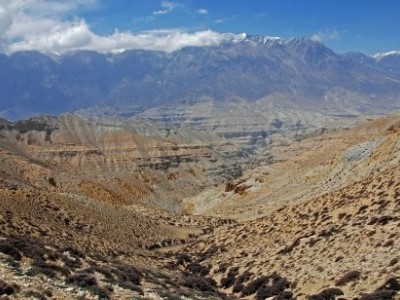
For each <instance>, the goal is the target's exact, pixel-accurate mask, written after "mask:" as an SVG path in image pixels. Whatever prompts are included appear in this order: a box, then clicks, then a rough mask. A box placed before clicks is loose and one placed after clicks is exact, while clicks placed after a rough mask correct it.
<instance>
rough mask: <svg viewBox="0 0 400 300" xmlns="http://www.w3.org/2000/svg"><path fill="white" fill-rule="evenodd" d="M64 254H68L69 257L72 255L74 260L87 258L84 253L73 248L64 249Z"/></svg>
mask: <svg viewBox="0 0 400 300" xmlns="http://www.w3.org/2000/svg"><path fill="white" fill-rule="evenodd" d="M62 252H68V253H69V255H71V256H72V257H74V258H85V254H83V252H81V251H79V250H78V249H75V248H73V247H71V246H69V247H66V248H64V249H63V250H62Z"/></svg>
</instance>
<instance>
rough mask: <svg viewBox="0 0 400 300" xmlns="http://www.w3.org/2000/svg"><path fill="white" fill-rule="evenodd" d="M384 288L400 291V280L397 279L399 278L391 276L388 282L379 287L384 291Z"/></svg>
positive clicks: (379, 289) (378, 289)
mask: <svg viewBox="0 0 400 300" xmlns="http://www.w3.org/2000/svg"><path fill="white" fill-rule="evenodd" d="M382 290H393V291H398V292H399V291H400V282H399V280H397V278H394V277H391V278H389V279H388V280H386V282H385V283H384V284H383V285H382V286H381V287H379V288H377V291H382Z"/></svg>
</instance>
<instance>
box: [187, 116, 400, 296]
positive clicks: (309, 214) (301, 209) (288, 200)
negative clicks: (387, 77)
mask: <svg viewBox="0 0 400 300" xmlns="http://www.w3.org/2000/svg"><path fill="white" fill-rule="evenodd" d="M399 145H400V119H399V117H394V118H393V117H392V118H387V119H379V120H376V121H372V122H370V123H368V124H366V125H362V126H359V127H356V128H354V129H352V130H349V131H339V132H333V133H325V134H323V135H321V136H318V137H315V138H310V139H306V140H304V141H301V142H298V143H296V144H295V145H290V146H281V147H279V148H278V149H276V152H274V154H272V157H270V158H269V160H270V162H269V165H268V166H262V167H259V168H258V170H256V171H250V172H249V173H248V174H246V175H245V176H243V178H241V179H237V180H235V181H232V182H230V183H228V184H227V185H226V187H225V189H224V190H223V191H220V192H218V191H214V192H212V191H207V192H204V193H203V195H199V196H197V197H196V198H194V199H190V200H188V208H191V209H192V211H193V212H195V213H196V212H197V213H204V214H214V215H230V216H235V217H236V218H242V219H254V220H252V221H245V222H242V223H239V224H235V225H232V226H229V227H227V228H220V229H217V230H216V231H215V232H214V233H213V234H212V235H209V236H208V237H206V238H204V239H201V240H199V241H197V242H195V243H193V244H192V245H190V246H189V247H186V248H184V249H183V250H182V251H184V252H185V253H189V254H191V255H193V257H195V254H196V253H204V252H210V251H211V250H212V251H213V253H212V255H210V256H209V257H207V258H206V259H204V260H203V261H201V264H202V265H204V266H211V271H210V272H211V274H213V278H214V279H215V280H217V281H219V282H220V284H221V286H222V288H223V290H224V291H225V292H228V293H231V294H233V295H235V296H238V297H243V296H251V297H255V298H256V299H265V297H269V296H277V297H283V298H285V297H284V296H283V295H284V293H283V292H284V290H287V294H286V295H288V296H287V297H289V295H293V297H294V296H296V297H298V298H299V299H305V298H307V297H308V299H335V297H334V294H335V293H336V292H337V296H340V295H343V294H344V298H345V299H392V296H390V295H391V293H392V294H393V295H395V294H396V292H375V294H373V295H372V294H371V293H373V292H374V291H378V290H385V289H386V290H395V291H399V290H400V285H399V283H398V279H399V276H400V271H399V270H400V268H399V265H398V262H399V257H398V254H399V253H400V251H399V250H400V245H399V244H398V240H399V230H398V228H399V226H400V214H399V206H400V182H399V180H398V178H399V175H400V173H399V168H398V166H399V162H400V147H399ZM212 195H214V196H212ZM218 195H219V196H218ZM260 216H262V217H260ZM273 271H274V272H276V273H275V275H274V276H275V277H276V278H277V279H276V280H281V281H282V282H284V283H285V284H284V285H283V286H281V287H280V288H281V289H273V288H272V287H271V284H268V281H269V280H270V279H268V277H265V276H267V275H270V274H271V273H272V272H273ZM277 274H279V276H278V275H277ZM271 278H273V277H271ZM279 278H281V279H279ZM282 278H286V280H287V281H288V282H291V283H292V284H291V285H290V284H287V285H286V283H287V282H286V281H283V279H282ZM396 278H397V279H396ZM396 280H397V281H396ZM390 282H397V283H395V284H394V285H390ZM228 283H229V284H228ZM293 283H295V284H293ZM385 284H389V285H390V287H388V286H387V285H385ZM272 286H273V285H272ZM337 289H339V290H337ZM271 291H275V292H274V293H273V292H271ZM385 293H386V294H385ZM369 294H371V295H369ZM384 294H385V295H386V296H384ZM278 295H280V296H278ZM313 295H314V296H313ZM388 295H389V296H388ZM289 298H290V297H289ZM274 299H275V298H274ZM276 299H281V298H276ZM285 299H288V298H285ZM396 299H398V296H397V298H396Z"/></svg>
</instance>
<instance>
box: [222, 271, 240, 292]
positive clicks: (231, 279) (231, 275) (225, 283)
mask: <svg viewBox="0 0 400 300" xmlns="http://www.w3.org/2000/svg"><path fill="white" fill-rule="evenodd" d="M237 274H239V268H238V267H232V268H230V269H229V272H228V274H227V277H224V278H222V279H221V286H222V287H223V288H224V289H227V288H230V287H231V286H232V285H233V284H234V283H235V278H236V275H237Z"/></svg>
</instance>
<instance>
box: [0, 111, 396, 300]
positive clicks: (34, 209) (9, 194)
mask: <svg viewBox="0 0 400 300" xmlns="http://www.w3.org/2000/svg"><path fill="white" fill-rule="evenodd" d="M108 122H109V123H99V124H96V123H93V122H88V121H87V120H84V119H82V118H79V117H76V116H74V115H70V114H68V115H64V116H62V117H59V118H53V117H41V118H35V119H30V120H26V121H24V122H17V123H8V122H3V123H2V124H1V125H2V129H1V132H0V133H1V138H0V142H1V159H2V161H1V164H0V166H1V169H0V171H1V185H0V270H1V273H0V274H1V275H0V294H1V295H0V296H2V295H3V297H4V295H7V294H8V295H9V298H10V299H36V298H39V299H101V298H105V299H132V298H134V299H165V298H166V299H237V298H243V299H310V300H315V299H360V300H368V299H399V291H400V271H399V270H400V265H399V263H400V258H399V253H400V245H399V243H398V241H399V240H400V236H399V230H398V228H399V226H400V215H399V208H400V207H399V206H400V182H399V180H398V178H400V173H399V172H400V171H399V168H398V166H399V162H400V118H399V117H398V116H392V117H386V118H380V119H376V120H371V121H370V122H367V123H365V124H361V125H358V126H356V127H354V128H350V129H337V130H325V131H324V132H319V133H314V134H313V135H311V136H308V137H306V136H302V137H301V138H300V137H299V138H298V139H297V140H289V139H287V140H282V139H278V140H276V141H275V142H274V141H272V142H271V147H270V148H269V149H267V150H266V151H265V153H263V154H262V155H260V156H259V157H258V158H257V160H256V161H255V164H257V167H256V168H252V169H248V170H246V171H245V172H244V174H243V175H242V176H239V175H237V176H238V178H236V179H231V180H229V181H228V182H224V183H223V184H222V182H223V176H222V175H221V174H223V173H220V174H216V173H215V170H216V169H218V168H219V169H221V168H222V169H223V168H224V167H223V165H224V164H226V165H229V164H232V161H235V159H236V158H235V156H233V157H231V159H232V160H229V157H228V156H224V155H223V153H224V149H225V151H226V152H229V150H227V149H229V147H232V145H230V144H229V143H226V140H224V139H221V138H220V137H217V136H215V135H211V134H210V133H206V132H205V131H203V132H202V133H199V132H197V133H196V134H195V133H193V134H192V135H190V134H189V133H190V131H187V132H185V131H181V132H176V133H174V132H171V131H170V132H169V133H168V134H163V133H162V131H161V130H158V131H157V130H156V129H155V128H154V127H152V126H153V125H154V124H153V123H152V124H147V125H146V124H142V125H140V126H139V124H137V126H133V124H134V123H130V122H126V121H123V122H120V123H118V124H117V123H112V121H111V120H108ZM134 128H136V131H135V130H134ZM154 130H156V131H157V132H158V135H154V136H153V137H150V132H153V133H154V132H155V131H154ZM139 131H140V132H147V134H146V135H143V134H140V133H138V132H139ZM162 135H164V137H161V136H162ZM167 135H168V136H167ZM226 147H228V148H226ZM176 157H179V161H180V163H179V164H175V162H176V159H175V158H176ZM172 158H174V159H172ZM189 158H190V160H189ZM144 159H145V160H144ZM215 159H217V161H215ZM171 161H172V162H173V163H171ZM167 162H168V163H167ZM142 163H144V165H142ZM217 166H219V167H217ZM171 174H174V175H173V176H172V175H171ZM136 175H140V176H137V177H135V176H136ZM175 176H176V177H175ZM225 178H226V177H225ZM217 179H218V180H220V182H221V183H220V184H219V185H218V186H214V184H215V181H216V180H217ZM182 182H183V184H181V185H180V184H179V183H182ZM202 189H203V191H202V192H201V190H202ZM173 195H174V196H173ZM182 199H183V200H182ZM181 209H182V210H183V212H186V214H175V213H173V212H172V211H174V210H176V211H180V210H181Z"/></svg>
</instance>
